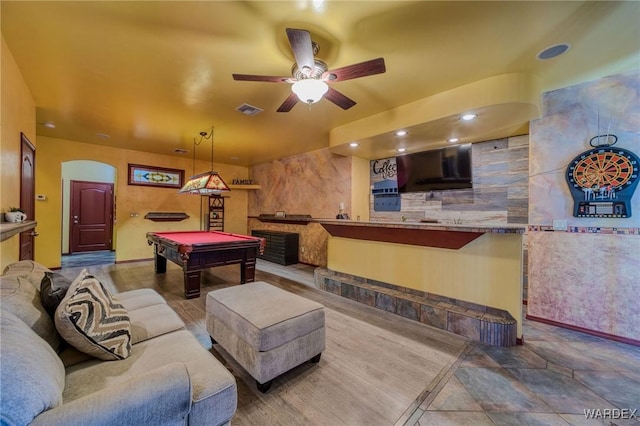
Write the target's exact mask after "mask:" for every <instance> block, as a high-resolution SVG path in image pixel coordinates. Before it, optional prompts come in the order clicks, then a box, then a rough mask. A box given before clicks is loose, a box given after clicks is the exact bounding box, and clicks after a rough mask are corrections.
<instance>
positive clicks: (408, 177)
mask: <svg viewBox="0 0 640 426" xmlns="http://www.w3.org/2000/svg"><path fill="white" fill-rule="evenodd" d="M396 166H397V173H398V175H397V176H398V191H399V192H423V191H441V190H448V189H463V188H471V187H472V181H471V144H466V145H456V146H451V147H446V148H442V149H436V150H432V151H424V152H416V153H413V154H407V155H401V156H398V157H396Z"/></svg>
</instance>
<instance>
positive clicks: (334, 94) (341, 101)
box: [324, 86, 356, 109]
mask: <svg viewBox="0 0 640 426" xmlns="http://www.w3.org/2000/svg"><path fill="white" fill-rule="evenodd" d="M324 97H325V98H326V99H327V100H329V101H331V102H333V103H334V104H336V105H338V106H339V107H340V108H342V109H349V108H351V107H352V106H354V105H355V104H356V101H354V100H353V99H351V98H348V97H346V96H345V95H343V94H342V93H340V92H338V91H337V90H336V89H334V88H333V87H331V86H329V91H328V92H327V93H326V94H325V95H324Z"/></svg>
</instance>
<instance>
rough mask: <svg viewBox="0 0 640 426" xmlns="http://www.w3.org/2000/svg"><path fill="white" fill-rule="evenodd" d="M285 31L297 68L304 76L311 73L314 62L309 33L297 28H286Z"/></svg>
mask: <svg viewBox="0 0 640 426" xmlns="http://www.w3.org/2000/svg"><path fill="white" fill-rule="evenodd" d="M286 31H287V37H288V38H289V44H290V45H291V50H293V56H294V57H295V58H296V63H297V64H298V69H299V70H300V72H302V73H303V74H304V75H306V76H309V75H311V73H312V72H313V69H314V68H315V64H316V62H315V59H314V57H313V45H312V43H311V34H309V31H307V30H297V29H295V28H287V30H286Z"/></svg>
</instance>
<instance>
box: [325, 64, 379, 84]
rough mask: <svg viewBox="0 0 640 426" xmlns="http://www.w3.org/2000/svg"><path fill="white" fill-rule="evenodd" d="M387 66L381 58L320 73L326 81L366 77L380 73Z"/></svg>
mask: <svg viewBox="0 0 640 426" xmlns="http://www.w3.org/2000/svg"><path fill="white" fill-rule="evenodd" d="M386 70H387V68H386V67H385V65H384V59H383V58H377V59H372V60H370V61H365V62H360V63H359V64H353V65H347V66H346V67H342V68H337V69H335V70H329V71H327V72H325V73H324V74H323V75H322V78H323V79H326V80H327V81H344V80H351V79H352V78H359V77H366V76H368V75H375V74H382V73H383V72H385V71H386Z"/></svg>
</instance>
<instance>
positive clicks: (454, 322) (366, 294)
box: [315, 268, 517, 346]
mask: <svg viewBox="0 0 640 426" xmlns="http://www.w3.org/2000/svg"><path fill="white" fill-rule="evenodd" d="M315 280H316V285H317V286H318V288H320V289H322V290H324V291H327V292H329V293H333V294H337V295H338V296H342V297H346V298H348V299H351V300H354V301H356V302H360V303H363V304H365V305H368V306H372V307H375V308H378V309H381V310H384V311H387V312H392V313H394V314H397V315H400V316H403V317H405V318H408V319H411V320H414V321H420V322H422V323H424V324H428V325H431V326H433V327H437V328H440V329H442V330H447V331H450V332H452V333H455V334H459V335H461V336H465V337H468V338H470V339H473V340H477V341H479V342H482V343H485V344H487V345H493V346H514V345H515V344H516V343H517V324H516V320H515V319H514V318H513V317H512V316H511V315H510V314H509V313H508V312H506V311H504V310H502V309H496V308H492V307H489V306H482V305H478V304H476V303H469V302H465V301H462V300H457V299H453V298H451V297H444V296H439V295H437V294H433V293H426V292H423V291H420V290H415V289H410V288H406V287H399V286H396V285H393V284H389V283H383V282H380V281H374V280H369V279H367V278H363V277H357V276H353V275H348V274H344V273H339V272H335V271H331V270H329V269H325V268H317V269H316V270H315Z"/></svg>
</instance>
